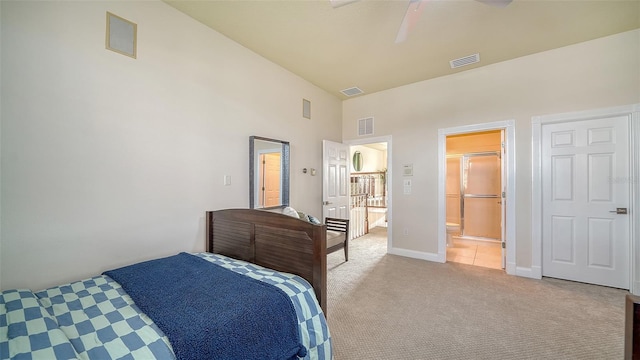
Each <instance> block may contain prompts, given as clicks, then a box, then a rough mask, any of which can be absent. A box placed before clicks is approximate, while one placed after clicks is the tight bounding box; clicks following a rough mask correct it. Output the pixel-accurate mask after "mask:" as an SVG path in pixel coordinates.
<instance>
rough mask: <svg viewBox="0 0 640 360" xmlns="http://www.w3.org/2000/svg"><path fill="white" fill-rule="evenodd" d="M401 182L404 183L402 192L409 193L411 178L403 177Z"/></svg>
mask: <svg viewBox="0 0 640 360" xmlns="http://www.w3.org/2000/svg"><path fill="white" fill-rule="evenodd" d="M403 184H404V194H405V195H409V194H411V180H410V179H405V180H404V181H403Z"/></svg>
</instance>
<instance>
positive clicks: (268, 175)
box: [249, 136, 289, 209]
mask: <svg viewBox="0 0 640 360" xmlns="http://www.w3.org/2000/svg"><path fill="white" fill-rule="evenodd" d="M286 206H289V142H288V141H282V140H276V139H269V138H264V137H260V136H251V137H249V207H250V208H252V209H269V208H278V207H286Z"/></svg>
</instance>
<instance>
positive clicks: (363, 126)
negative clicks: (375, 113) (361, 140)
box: [358, 117, 373, 136]
mask: <svg viewBox="0 0 640 360" xmlns="http://www.w3.org/2000/svg"><path fill="white" fill-rule="evenodd" d="M364 135H373V118H372V117H370V118H365V119H360V120H358V136H364Z"/></svg>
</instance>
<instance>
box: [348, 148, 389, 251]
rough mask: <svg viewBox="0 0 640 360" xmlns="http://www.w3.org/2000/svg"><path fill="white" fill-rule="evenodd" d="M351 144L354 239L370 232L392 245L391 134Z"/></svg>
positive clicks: (351, 223)
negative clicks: (383, 237)
mask: <svg viewBox="0 0 640 360" xmlns="http://www.w3.org/2000/svg"><path fill="white" fill-rule="evenodd" d="M348 144H349V145H350V156H351V157H350V160H351V161H350V162H351V173H350V225H349V226H350V232H351V239H356V238H358V237H362V236H364V235H367V234H369V233H371V232H373V233H375V234H376V236H377V237H380V236H382V235H384V236H385V237H386V238H387V248H389V246H390V244H391V239H390V236H391V229H390V228H391V184H390V180H391V168H390V165H391V164H390V159H391V137H386V136H385V137H378V138H368V139H362V140H357V141H351V142H348Z"/></svg>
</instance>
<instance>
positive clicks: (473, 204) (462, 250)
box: [446, 130, 504, 269]
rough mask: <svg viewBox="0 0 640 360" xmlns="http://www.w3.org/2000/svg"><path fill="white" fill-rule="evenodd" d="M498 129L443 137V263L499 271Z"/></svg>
mask: <svg viewBox="0 0 640 360" xmlns="http://www.w3.org/2000/svg"><path fill="white" fill-rule="evenodd" d="M502 138H503V130H492V131H484V132H477V133H465V134H456V135H450V136H447V139H446V141H447V168H446V172H447V181H446V193H447V202H446V206H447V209H446V213H447V216H446V218H447V221H446V227H447V261H452V262H458V263H463V264H468V265H476V266H482V267H488V268H493V269H502V268H503V261H502V250H501V242H502V224H503V222H504V221H503V219H502V216H503V206H502V196H501V193H502V177H503V176H502Z"/></svg>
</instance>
